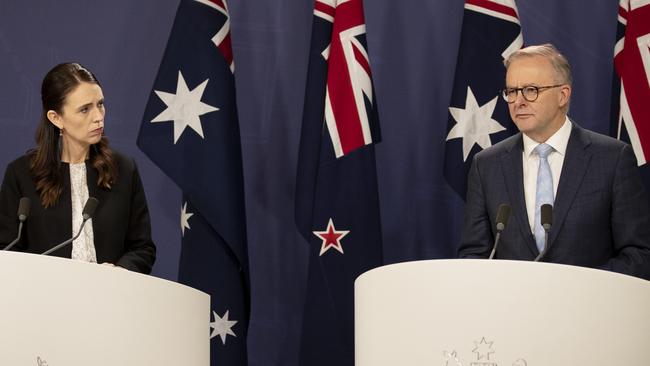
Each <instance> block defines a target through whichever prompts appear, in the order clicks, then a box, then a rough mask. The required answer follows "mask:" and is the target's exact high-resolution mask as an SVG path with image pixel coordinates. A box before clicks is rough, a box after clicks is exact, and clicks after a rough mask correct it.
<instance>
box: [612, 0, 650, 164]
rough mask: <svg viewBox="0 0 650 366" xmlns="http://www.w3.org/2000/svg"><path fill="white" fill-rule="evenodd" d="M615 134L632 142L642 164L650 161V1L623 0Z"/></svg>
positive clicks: (616, 58) (616, 53) (617, 54)
mask: <svg viewBox="0 0 650 366" xmlns="http://www.w3.org/2000/svg"><path fill="white" fill-rule="evenodd" d="M614 67H615V70H616V73H615V75H614V95H613V103H612V104H613V105H612V113H613V115H612V120H613V125H612V127H613V128H612V134H613V135H614V136H616V138H618V139H620V140H625V141H628V142H629V143H630V144H631V145H632V148H633V149H634V154H635V155H636V158H637V162H638V164H639V165H645V164H646V163H647V162H648V158H650V107H648V102H649V101H650V1H649V0H621V1H620V2H619V8H618V35H617V42H616V45H615V46H614Z"/></svg>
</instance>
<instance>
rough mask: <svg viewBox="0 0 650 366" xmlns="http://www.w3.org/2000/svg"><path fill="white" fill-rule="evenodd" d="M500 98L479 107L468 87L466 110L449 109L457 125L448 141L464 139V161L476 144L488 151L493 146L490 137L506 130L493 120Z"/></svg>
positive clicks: (449, 135)
mask: <svg viewBox="0 0 650 366" xmlns="http://www.w3.org/2000/svg"><path fill="white" fill-rule="evenodd" d="M498 98H499V97H498V96H496V97H494V99H492V100H491V101H489V102H487V103H486V104H484V105H482V106H479V105H478V102H477V101H476V98H475V97H474V93H472V89H471V88H470V87H469V86H468V87H467V98H466V99H465V109H462V108H455V107H449V113H451V115H452V117H454V119H455V120H456V124H455V125H454V127H452V128H451V130H450V131H449V134H448V135H447V140H446V141H449V140H452V139H457V138H460V139H463V161H467V157H468V156H469V153H470V151H472V147H473V146H474V144H478V145H479V146H480V147H481V148H482V149H486V148H488V147H490V146H492V141H490V135H491V134H493V133H497V132H500V131H503V130H505V129H506V128H505V127H503V126H502V125H501V124H500V123H499V122H498V121H496V120H494V119H492V113H493V112H494V108H495V107H496V105H497V99H498Z"/></svg>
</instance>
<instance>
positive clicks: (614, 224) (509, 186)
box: [459, 44, 650, 279]
mask: <svg viewBox="0 0 650 366" xmlns="http://www.w3.org/2000/svg"><path fill="white" fill-rule="evenodd" d="M504 64H505V66H506V70H507V71H506V89H505V90H504V91H503V97H504V98H505V99H506V101H507V102H508V103H509V110H510V116H511V117H512V119H513V121H514V122H515V124H516V125H517V128H518V129H519V131H520V133H518V134H516V135H514V136H512V137H510V138H508V139H506V140H504V141H502V142H500V143H498V144H496V145H494V146H492V147H491V148H488V149H485V150H484V151H482V152H480V153H479V154H477V155H476V156H475V158H474V162H473V164H472V168H471V169H470V173H469V176H468V189H467V205H466V208H465V221H464V226H463V232H462V238H461V243H460V248H459V256H460V257H461V258H487V257H488V256H489V254H490V252H491V250H492V246H493V241H494V240H493V238H494V234H495V225H496V223H495V220H496V215H497V209H498V206H499V205H500V204H502V203H506V204H509V205H511V207H512V214H511V217H510V220H509V222H508V225H507V226H506V228H505V230H504V231H503V233H502V236H501V239H500V242H499V246H498V248H497V250H496V256H495V258H501V259H517V260H534V259H535V258H536V257H538V256H540V253H542V256H541V260H542V261H547V262H554V263H563V264H571V265H578V266H585V267H592V268H600V269H605V270H610V271H615V272H620V273H625V274H629V275H633V276H637V277H641V278H646V279H650V208H649V206H648V198H647V195H646V192H645V189H644V187H643V184H642V182H641V178H640V176H639V174H638V171H637V166H636V159H635V157H634V153H633V152H632V148H631V147H630V146H629V145H627V144H625V143H622V142H620V141H618V140H615V139H613V138H610V137H607V136H603V135H600V134H597V133H594V132H591V131H588V130H585V129H583V128H581V127H580V126H578V125H577V124H576V123H575V122H573V121H571V120H569V118H568V117H567V111H568V109H569V101H570V99H571V87H572V85H571V84H572V78H571V68H570V66H569V63H568V61H567V60H566V58H565V57H564V56H563V55H561V54H560V53H559V51H558V50H557V49H556V48H555V47H554V46H552V45H550V44H544V45H540V46H530V47H526V48H524V49H521V50H519V51H516V52H515V53H513V54H512V55H510V56H509V57H508V58H507V59H506V60H505V61H504ZM544 203H548V204H551V205H552V206H553V224H552V227H551V229H550V231H549V233H548V242H547V243H546V241H545V233H544V229H543V228H542V226H541V224H540V222H541V221H540V206H541V205H542V204H544ZM545 248H546V251H545V252H544V249H545Z"/></svg>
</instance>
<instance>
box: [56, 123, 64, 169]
mask: <svg viewBox="0 0 650 366" xmlns="http://www.w3.org/2000/svg"><path fill="white" fill-rule="evenodd" d="M62 139H63V130H62V129H60V130H59V138H58V140H57V143H56V161H57V162H58V163H59V164H61V153H62V147H61V140H62Z"/></svg>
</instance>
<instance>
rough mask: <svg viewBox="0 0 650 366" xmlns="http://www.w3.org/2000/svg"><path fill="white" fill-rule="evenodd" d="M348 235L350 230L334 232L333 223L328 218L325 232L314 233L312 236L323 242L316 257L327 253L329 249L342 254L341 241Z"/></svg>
mask: <svg viewBox="0 0 650 366" xmlns="http://www.w3.org/2000/svg"><path fill="white" fill-rule="evenodd" d="M348 233H350V230H336V228H335V227H334V222H332V219H331V218H330V221H329V222H328V223H327V229H325V231H314V235H316V236H317V237H319V238H320V239H321V240H322V241H323V244H322V245H321V247H320V254H318V255H319V256H321V255H323V253H325V252H326V251H328V250H329V249H330V248H334V249H336V250H338V251H339V252H341V254H343V246H342V245H341V239H343V238H344V237H345V236H346V235H348Z"/></svg>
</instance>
